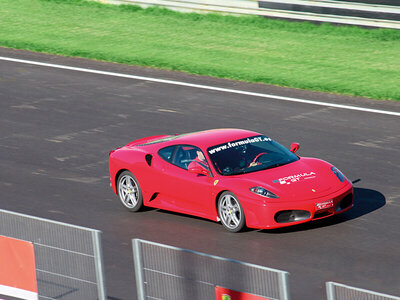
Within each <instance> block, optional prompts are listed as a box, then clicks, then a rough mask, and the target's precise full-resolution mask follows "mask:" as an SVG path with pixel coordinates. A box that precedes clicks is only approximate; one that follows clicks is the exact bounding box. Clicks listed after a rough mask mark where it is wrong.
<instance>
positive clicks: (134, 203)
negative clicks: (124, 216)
mask: <svg viewBox="0 0 400 300" xmlns="http://www.w3.org/2000/svg"><path fill="white" fill-rule="evenodd" d="M117 191H118V197H119V200H120V201H121V204H122V205H123V206H124V207H125V208H126V209H127V210H129V211H138V210H140V209H141V208H142V207H143V195H142V190H141V189H140V186H139V182H138V181H137V179H136V177H135V176H134V175H133V174H132V173H131V172H129V171H124V172H122V173H121V174H120V175H119V177H118V181H117Z"/></svg>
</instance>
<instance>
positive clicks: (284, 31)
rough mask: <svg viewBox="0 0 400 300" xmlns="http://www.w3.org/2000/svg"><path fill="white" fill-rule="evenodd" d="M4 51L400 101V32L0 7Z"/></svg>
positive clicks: (69, 4) (108, 9) (71, 1)
mask: <svg viewBox="0 0 400 300" xmlns="http://www.w3.org/2000/svg"><path fill="white" fill-rule="evenodd" d="M0 45H1V46H4V47H10V48H15V49H27V50H31V51H36V52H45V53H53V54H59V55H66V56H79V57H84V58H90V59H98V60H103V61H111V62H118V63H124V64H131V65H140V66H148V67H155V68H160V69H168V70H179V71H184V72H189V73H194V74H201V75H208V76H214V77H221V78H229V79H235V80H242V81H248V82H261V83H267V84H274V85H279V86H286V87H293V88H300V89H308V90H314V91H323V92H331V93H338V94H346V95H353V96H363V97H369V98H374V99H390V100H400V31H398V30H390V29H362V28H358V27H352V26H333V25H330V24H322V25H315V24H311V23H307V22H288V21H282V20H270V19H267V18H262V17H257V16H240V17H235V16H222V15H218V14H196V13H186V14H183V13H178V12H173V11H170V10H166V9H161V8H147V9H142V8H140V7H138V6H132V5H109V4H102V3H98V2H91V1H84V0H13V1H10V0H0Z"/></svg>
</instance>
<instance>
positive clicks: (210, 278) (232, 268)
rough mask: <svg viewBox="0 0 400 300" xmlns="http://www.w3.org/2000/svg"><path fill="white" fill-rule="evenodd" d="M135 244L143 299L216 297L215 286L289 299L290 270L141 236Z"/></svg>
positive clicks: (135, 256)
mask: <svg viewBox="0 0 400 300" xmlns="http://www.w3.org/2000/svg"><path fill="white" fill-rule="evenodd" d="M133 246H134V259H135V268H136V278H137V285H138V296H139V299H165V300H169V299H170V300H181V299H182V300H187V299H191V300H195V299H199V300H204V299H215V286H220V287H224V288H228V289H232V290H235V291H239V292H244V293H249V294H254V295H258V296H262V297H266V298H268V299H271V300H272V299H283V300H287V299H289V292H288V280H287V279H288V273H287V272H283V271H278V270H274V269H269V268H265V267H262V266H257V265H252V264H247V263H243V262H240V261H235V260H230V259H226V258H222V257H217V256H212V255H208V254H203V253H199V252H194V251H190V250H186V249H181V248H175V247H170V246H166V245H162V244H157V243H152V242H148V241H143V240H138V239H135V240H133Z"/></svg>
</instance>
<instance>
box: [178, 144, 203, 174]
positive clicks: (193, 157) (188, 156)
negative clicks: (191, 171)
mask: <svg viewBox="0 0 400 300" xmlns="http://www.w3.org/2000/svg"><path fill="white" fill-rule="evenodd" d="M199 153H201V154H200V156H199V155H198V154H199ZM191 162H198V163H202V164H203V165H204V166H205V167H206V168H208V164H207V161H206V160H205V158H204V155H203V152H202V151H201V150H200V149H199V148H197V147H194V146H189V145H182V146H178V149H177V150H176V153H175V156H174V159H173V162H172V163H173V164H174V165H176V166H178V167H180V168H183V169H185V170H187V169H188V167H189V164H190V163H191Z"/></svg>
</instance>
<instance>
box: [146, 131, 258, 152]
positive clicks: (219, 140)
mask: <svg viewBox="0 0 400 300" xmlns="http://www.w3.org/2000/svg"><path fill="white" fill-rule="evenodd" d="M254 135H259V133H257V132H254V131H250V130H244V129H232V128H224V129H211V130H205V131H198V132H192V133H184V134H180V135H176V136H171V137H170V138H165V139H160V140H153V141H151V142H150V143H149V144H153V143H158V141H159V142H163V140H165V144H168V145H169V144H189V145H194V146H199V147H202V148H204V149H205V148H208V147H211V146H214V145H218V144H223V143H226V142H230V141H234V140H239V139H243V138H247V137H250V136H254Z"/></svg>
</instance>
